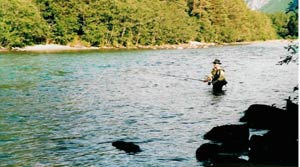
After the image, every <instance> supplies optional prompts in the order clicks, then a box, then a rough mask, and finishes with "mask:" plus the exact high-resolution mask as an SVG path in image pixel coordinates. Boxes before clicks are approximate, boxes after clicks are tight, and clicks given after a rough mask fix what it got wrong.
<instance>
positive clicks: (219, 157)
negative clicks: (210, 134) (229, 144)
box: [196, 143, 247, 166]
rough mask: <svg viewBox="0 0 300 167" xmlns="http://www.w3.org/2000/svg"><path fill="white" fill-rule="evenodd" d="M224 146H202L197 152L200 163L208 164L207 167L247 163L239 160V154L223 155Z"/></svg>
mask: <svg viewBox="0 0 300 167" xmlns="http://www.w3.org/2000/svg"><path fill="white" fill-rule="evenodd" d="M222 150H223V149H222V146H219V145H217V144H212V143H205V144H202V145H201V146H200V147H199V148H198V149H197V151H196V158H197V160H198V161H201V162H204V163H208V164H207V165H209V166H211V165H212V164H213V165H217V164H218V165H223V164H227V163H229V164H231V163H246V162H247V161H246V160H243V159H240V158H238V157H239V155H238V154H231V153H223V152H222Z"/></svg>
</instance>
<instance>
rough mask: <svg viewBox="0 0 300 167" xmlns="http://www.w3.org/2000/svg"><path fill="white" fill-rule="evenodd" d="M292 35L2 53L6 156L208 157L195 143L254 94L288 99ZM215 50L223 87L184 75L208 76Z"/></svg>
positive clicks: (55, 161)
mask: <svg viewBox="0 0 300 167" xmlns="http://www.w3.org/2000/svg"><path fill="white" fill-rule="evenodd" d="M287 44H288V43H287V42H266V43H256V44H250V45H238V46H225V47H214V48H205V49H186V50H143V51H113V52H71V53H51V54H50V53H9V54H8V53H0V166H10V165H12V166H110V167H115V166H124V167H125V166H130V167H134V166H136V167H141V166H142V167H144V166H160V167H172V166H174V167H175V166H180V167H183V166H186V167H190V166H199V167H201V166H202V164H201V163H199V162H197V161H196V158H195V151H196V149H197V148H198V147H199V146H200V145H201V144H203V143H205V142H208V141H205V140H203V138H202V137H203V135H204V134H205V133H206V132H207V131H209V130H210V129H211V128H213V127H214V126H218V125H225V124H236V123H239V118H240V117H241V116H242V115H243V111H244V110H246V109H247V108H248V107H249V105H251V104H254V103H260V104H269V105H272V104H275V105H276V106H278V107H283V106H284V104H285V101H284V99H286V98H287V97H288V96H290V95H291V94H292V89H293V87H294V86H296V85H297V83H298V78H297V76H298V75H297V73H298V66H297V64H295V63H293V64H289V65H282V66H280V65H276V63H277V62H278V61H279V60H280V57H281V56H285V55H287V54H288V53H287V51H286V50H285V49H284V46H287ZM215 58H218V59H220V60H221V61H222V63H223V64H222V65H223V67H224V68H225V70H226V76H227V80H228V85H227V86H226V87H225V90H226V91H225V94H224V95H221V96H215V95H213V94H212V92H211V87H210V86H208V85H207V84H205V83H202V82H199V81H195V80H186V79H183V78H181V77H188V78H195V79H202V78H204V77H205V76H206V75H207V74H209V73H210V70H211V68H212V63H211V62H212V61H213V60H214V59H215ZM169 75H172V76H169ZM174 75H175V76H178V77H174ZM115 140H125V141H131V142H135V143H136V144H138V145H139V146H140V147H141V149H142V150H143V151H142V152H140V153H138V154H135V155H130V154H126V153H125V152H123V151H120V150H117V149H115V148H114V147H113V146H112V145H111V142H112V141H115Z"/></svg>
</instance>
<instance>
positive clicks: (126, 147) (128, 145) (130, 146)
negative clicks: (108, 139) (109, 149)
mask: <svg viewBox="0 0 300 167" xmlns="http://www.w3.org/2000/svg"><path fill="white" fill-rule="evenodd" d="M112 146H114V147H116V148H117V149H119V150H123V151H125V152H126V153H138V152H141V151H142V150H141V149H140V147H139V146H138V145H136V144H134V143H132V142H124V141H115V142H113V143H112Z"/></svg>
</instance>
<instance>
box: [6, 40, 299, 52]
mask: <svg viewBox="0 0 300 167" xmlns="http://www.w3.org/2000/svg"><path fill="white" fill-rule="evenodd" d="M290 41H295V40H268V41H251V42H233V43H222V44H217V43H203V42H196V41H190V42H189V43H186V44H178V45H169V44H168V45H160V46H141V45H138V46H133V47H83V46H75V47H73V46H69V45H58V44H46V45H33V46H26V47H24V48H12V49H11V50H9V49H6V48H3V47H0V52H9V51H25V52H61V51H81V50H103V49H105V50H109V49H197V48H208V47H214V46H227V45H249V44H257V43H270V44H271V45H272V44H276V43H277V44H278V43H287V42H290Z"/></svg>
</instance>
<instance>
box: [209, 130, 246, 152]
mask: <svg viewBox="0 0 300 167" xmlns="http://www.w3.org/2000/svg"><path fill="white" fill-rule="evenodd" d="M204 139H208V140H212V141H214V142H221V143H222V144H221V146H222V147H221V148H222V152H243V151H247V150H248V143H249V129H248V127H247V126H246V125H223V126H217V127H214V128H213V129H212V130H210V131H209V132H207V133H206V134H205V135H204Z"/></svg>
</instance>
